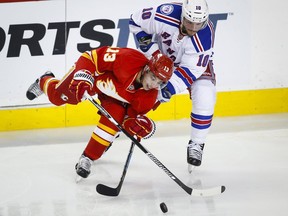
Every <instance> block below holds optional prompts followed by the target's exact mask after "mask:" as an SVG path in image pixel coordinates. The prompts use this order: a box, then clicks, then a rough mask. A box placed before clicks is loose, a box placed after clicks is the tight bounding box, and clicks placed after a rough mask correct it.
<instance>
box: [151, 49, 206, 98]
mask: <svg viewBox="0 0 288 216" xmlns="http://www.w3.org/2000/svg"><path fill="white" fill-rule="evenodd" d="M210 52H211V51H206V52H202V53H185V54H184V55H183V57H182V59H181V63H180V65H179V66H178V67H176V68H175V70H174V72H173V75H172V77H171V78H170V80H169V81H168V83H167V85H166V86H164V87H162V88H161V91H159V94H158V97H157V100H158V101H160V102H162V103H163V102H168V101H170V98H171V97H172V96H173V95H175V94H179V93H181V92H184V91H186V90H187V88H188V89H190V87H191V85H192V84H193V82H194V81H195V80H197V79H198V78H199V77H200V76H201V75H202V74H203V73H204V72H205V70H206V68H207V66H208V63H209V61H210V56H211V54H210Z"/></svg>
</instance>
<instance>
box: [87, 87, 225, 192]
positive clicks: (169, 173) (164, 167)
mask: <svg viewBox="0 0 288 216" xmlns="http://www.w3.org/2000/svg"><path fill="white" fill-rule="evenodd" d="M83 98H84V99H87V100H89V101H90V102H91V103H92V104H93V105H94V106H96V107H97V108H98V110H99V111H100V112H101V113H102V114H103V115H104V116H105V117H106V118H108V119H109V120H110V121H111V122H112V123H113V124H115V126H116V127H117V128H118V129H119V130H121V131H122V132H123V133H124V134H125V135H126V136H127V137H128V138H129V139H130V140H131V141H132V146H133V143H134V144H135V145H136V146H137V147H138V148H139V149H140V150H141V151H143V152H144V153H145V154H146V155H147V156H148V157H149V158H150V159H151V160H152V161H153V162H154V163H155V164H156V165H157V166H158V167H160V168H161V169H162V170H163V171H164V172H165V173H166V174H167V175H168V176H169V177H170V178H171V179H172V180H173V181H174V182H176V183H177V184H178V185H179V186H180V187H181V188H182V189H183V190H184V191H186V193H188V194H189V195H191V196H214V195H217V194H221V193H223V192H224V191H225V186H216V187H212V188H207V189H193V188H190V187H188V186H187V185H185V184H184V183H183V182H182V181H181V180H180V179H178V178H177V177H176V176H175V175H174V174H173V173H172V172H171V171H170V170H169V169H168V168H167V167H166V166H165V165H164V164H162V163H161V162H160V161H159V160H158V159H157V158H156V157H155V156H154V155H153V154H152V153H151V152H149V151H148V150H147V149H146V148H145V147H144V146H143V145H142V144H141V143H140V142H139V141H138V140H137V139H135V138H134V137H133V136H132V135H130V134H129V133H128V132H127V131H126V130H125V129H124V128H123V127H122V125H121V124H119V123H118V122H117V121H116V120H115V119H114V118H113V117H112V116H111V115H110V114H109V113H108V112H107V111H106V110H105V109H104V108H103V107H102V106H101V105H100V104H99V103H98V102H97V101H96V100H94V99H93V97H91V96H90V95H89V94H88V93H87V92H85V93H84V96H83ZM132 146H131V149H132V150H131V149H130V152H132V151H133V148H132ZM130 152H129V153H130ZM129 155H130V154H129ZM129 155H128V158H127V160H126V164H125V166H126V165H127V164H128V163H129V161H130V158H129V157H130V156H129ZM127 162H128V163H127ZM127 166H128V165H127ZM124 171H125V169H124ZM124 171H123V172H124ZM125 172H126V171H125ZM122 176H123V175H122ZM121 181H122V178H121ZM120 183H121V182H120ZM120 183H119V184H120ZM122 183H123V181H122ZM122 183H121V185H122ZM99 185H102V184H99ZM99 185H97V187H96V190H97V192H98V193H100V194H103V195H107V196H117V195H118V194H119V191H120V189H119V191H118V194H117V193H113V194H108V193H106V194H104V193H101V192H103V191H102V190H101V188H103V186H104V187H106V188H107V186H105V185H102V186H100V189H99V187H98V186H99ZM117 188H118V187H117ZM117 188H116V189H114V190H117ZM120 188H121V186H120ZM110 189H113V188H110ZM114 192H115V191H114Z"/></svg>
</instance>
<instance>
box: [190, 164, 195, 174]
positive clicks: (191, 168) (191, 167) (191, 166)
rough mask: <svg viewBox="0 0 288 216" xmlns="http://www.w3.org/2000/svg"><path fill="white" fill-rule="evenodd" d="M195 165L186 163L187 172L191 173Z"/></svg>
mask: <svg viewBox="0 0 288 216" xmlns="http://www.w3.org/2000/svg"><path fill="white" fill-rule="evenodd" d="M195 168H196V166H193V165H191V164H188V172H189V173H190V174H191V173H192V172H193V170H195Z"/></svg>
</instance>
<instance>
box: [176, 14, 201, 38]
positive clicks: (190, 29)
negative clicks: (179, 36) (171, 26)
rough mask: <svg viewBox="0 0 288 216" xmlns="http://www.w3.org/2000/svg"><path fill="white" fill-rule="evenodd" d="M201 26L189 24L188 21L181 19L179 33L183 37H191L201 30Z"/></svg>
mask: <svg viewBox="0 0 288 216" xmlns="http://www.w3.org/2000/svg"><path fill="white" fill-rule="evenodd" d="M203 24H204V23H195V22H190V21H189V20H187V19H186V18H185V17H184V18H183V23H182V27H181V31H182V33H183V34H185V35H188V36H193V35H195V34H196V33H197V32H198V31H199V30H200V29H201V28H202V26H203Z"/></svg>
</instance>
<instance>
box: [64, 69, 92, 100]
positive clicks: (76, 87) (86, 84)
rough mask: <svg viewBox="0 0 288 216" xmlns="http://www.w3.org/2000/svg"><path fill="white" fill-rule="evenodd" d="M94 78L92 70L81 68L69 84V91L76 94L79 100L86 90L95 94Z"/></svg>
mask: <svg viewBox="0 0 288 216" xmlns="http://www.w3.org/2000/svg"><path fill="white" fill-rule="evenodd" d="M93 84H94V78H93V76H92V75H91V73H90V71H87V70H79V71H77V72H76V73H75V74H74V77H73V79H72V81H71V83H70V85H69V91H70V92H71V93H72V94H74V95H75V98H76V100H77V101H78V102H81V100H82V97H83V94H84V92H85V91H87V92H88V94H90V95H91V94H93Z"/></svg>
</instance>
